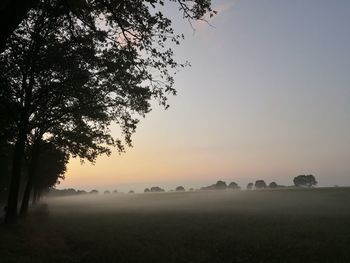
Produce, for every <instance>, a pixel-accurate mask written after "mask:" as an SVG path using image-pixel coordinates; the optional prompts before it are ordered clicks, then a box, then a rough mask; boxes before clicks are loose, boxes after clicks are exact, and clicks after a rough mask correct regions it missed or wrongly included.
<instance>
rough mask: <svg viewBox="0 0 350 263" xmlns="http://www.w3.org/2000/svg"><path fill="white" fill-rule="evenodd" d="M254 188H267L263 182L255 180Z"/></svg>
mask: <svg viewBox="0 0 350 263" xmlns="http://www.w3.org/2000/svg"><path fill="white" fill-rule="evenodd" d="M254 186H255V188H256V189H263V188H266V187H267V185H266V183H265V181H264V180H257V181H255V185H254Z"/></svg>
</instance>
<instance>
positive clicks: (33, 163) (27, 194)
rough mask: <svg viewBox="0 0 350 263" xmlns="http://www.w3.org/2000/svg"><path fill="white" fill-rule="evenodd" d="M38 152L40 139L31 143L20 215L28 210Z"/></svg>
mask: <svg viewBox="0 0 350 263" xmlns="http://www.w3.org/2000/svg"><path fill="white" fill-rule="evenodd" d="M39 152H40V139H39V140H37V141H36V142H35V144H34V145H33V151H32V157H31V160H30V164H29V170H28V180H27V185H26V188H25V191H24V194H23V199H22V205H21V209H20V215H21V216H26V215H27V212H28V207H29V200H30V194H31V191H32V188H33V180H34V177H35V173H36V167H37V165H38V156H39Z"/></svg>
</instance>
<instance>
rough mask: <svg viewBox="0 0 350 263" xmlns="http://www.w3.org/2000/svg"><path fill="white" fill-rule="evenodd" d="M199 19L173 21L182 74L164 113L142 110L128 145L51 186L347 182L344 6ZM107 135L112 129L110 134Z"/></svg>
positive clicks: (74, 165) (75, 163)
mask: <svg viewBox="0 0 350 263" xmlns="http://www.w3.org/2000/svg"><path fill="white" fill-rule="evenodd" d="M213 7H214V9H216V10H217V11H219V14H218V15H217V16H215V17H214V18H212V19H211V20H210V21H209V22H210V24H211V26H209V25H208V24H206V23H204V22H196V23H194V24H193V26H194V28H195V31H194V30H193V29H192V28H191V26H190V25H189V24H188V22H187V21H183V20H181V19H180V16H179V15H177V14H176V10H175V9H172V8H170V9H169V10H167V11H166V13H167V14H168V15H169V16H171V17H174V28H175V29H176V30H177V31H178V32H183V33H184V34H185V37H186V39H185V41H184V42H182V44H181V46H180V47H177V48H175V52H176V58H177V59H178V60H179V61H185V60H189V61H190V62H191V65H192V66H191V68H186V69H182V70H181V71H180V72H178V73H177V75H176V77H175V81H176V83H175V88H176V89H177V90H178V95H177V96H175V97H171V98H170V100H169V102H170V108H169V109H168V110H164V109H163V108H162V107H160V106H158V105H156V104H155V105H154V108H153V110H152V112H151V113H149V114H148V115H147V116H146V118H145V119H142V120H141V121H140V124H139V126H138V128H137V131H136V133H135V134H134V136H133V145H134V147H133V148H128V149H127V150H126V153H123V154H121V155H119V154H118V153H116V152H114V153H113V154H112V156H110V157H106V156H101V157H99V158H98V159H97V161H96V163H95V164H94V165H91V164H89V163H88V162H85V163H84V164H83V165H81V163H80V161H79V160H77V159H72V160H71V161H70V163H69V165H68V171H67V174H66V179H65V181H63V182H61V183H60V185H58V188H68V187H74V188H77V189H85V190H91V189H99V190H114V189H118V190H119V191H128V190H131V189H132V190H135V191H139V192H140V191H142V190H143V189H144V188H145V187H149V186H155V185H158V186H161V187H164V188H165V189H167V190H169V189H173V188H175V187H176V186H177V185H183V186H185V187H186V188H189V187H194V188H198V187H200V186H205V185H209V184H212V183H215V182H216V181H217V180H224V181H226V182H231V181H235V182H237V183H238V184H240V185H241V186H242V187H243V188H245V186H246V184H247V183H249V182H253V181H255V180H257V179H263V180H265V181H266V182H267V183H269V182H271V181H276V182H277V183H279V184H283V185H291V184H292V180H293V178H294V177H295V176H297V175H299V174H313V175H315V177H316V179H317V180H318V182H319V185H320V186H333V185H350V147H349V146H350V103H349V101H350V86H349V84H350V26H349V25H350V1H348V0H335V1H330V0H308V1H305V0H293V1H288V0H221V1H219V0H214V1H213ZM112 130H116V128H115V127H114V128H112Z"/></svg>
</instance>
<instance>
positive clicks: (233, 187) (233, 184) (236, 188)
mask: <svg viewBox="0 0 350 263" xmlns="http://www.w3.org/2000/svg"><path fill="white" fill-rule="evenodd" d="M227 188H228V189H231V190H240V189H241V187H240V186H239V185H238V184H237V183H235V182H231V183H230V184H229V185H228V187H227Z"/></svg>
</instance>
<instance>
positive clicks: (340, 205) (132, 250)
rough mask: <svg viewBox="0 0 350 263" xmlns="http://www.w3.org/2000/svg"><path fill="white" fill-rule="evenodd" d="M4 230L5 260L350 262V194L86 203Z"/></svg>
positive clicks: (170, 196)
mask: <svg viewBox="0 0 350 263" xmlns="http://www.w3.org/2000/svg"><path fill="white" fill-rule="evenodd" d="M46 202H47V203H48V211H43V210H38V211H32V213H31V214H30V216H29V217H28V218H27V220H25V221H22V222H21V223H20V224H19V225H18V226H15V227H11V228H5V227H4V226H1V227H0V262H1V263H5V262H68V263H69V262H99V263H102V262H223V263H224V262H253V263H255V262H276V263H277V262H278V263H282V262H307V263H311V262H317V263H320V262H327V263H328V262H344V263H348V262H350V188H332V189H331V188H329V189H311V190H275V191H273V190H270V191H238V192H226V191H225V192H187V193H160V194H134V195H132V194H124V195H123V194H118V195H109V196H80V197H72V198H66V197H61V198H56V199H50V200H46Z"/></svg>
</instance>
